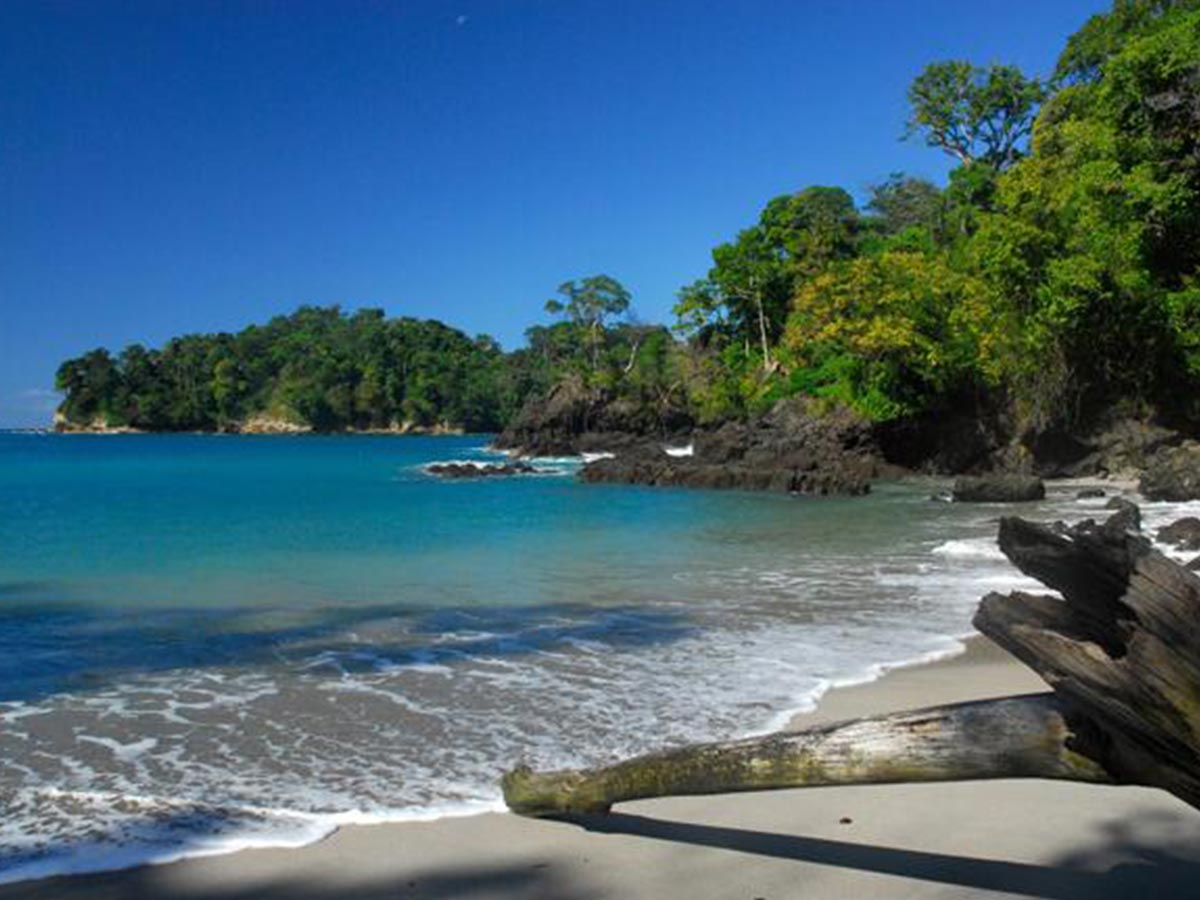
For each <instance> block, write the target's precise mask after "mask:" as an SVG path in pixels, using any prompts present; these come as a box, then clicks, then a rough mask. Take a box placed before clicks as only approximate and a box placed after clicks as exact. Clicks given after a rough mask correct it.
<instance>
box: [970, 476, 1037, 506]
mask: <svg viewBox="0 0 1200 900" xmlns="http://www.w3.org/2000/svg"><path fill="white" fill-rule="evenodd" d="M1045 496H1046V485H1045V484H1043V483H1042V479H1040V478H1037V477H1035V476H1032V475H977V476H966V477H963V478H959V479H958V480H956V481H955V482H954V490H953V497H954V500H955V502H957V503H1024V502H1028V501H1030V500H1041V499H1042V498H1044V497H1045Z"/></svg>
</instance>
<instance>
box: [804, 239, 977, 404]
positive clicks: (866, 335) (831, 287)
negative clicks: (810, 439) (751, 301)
mask: <svg viewBox="0 0 1200 900" xmlns="http://www.w3.org/2000/svg"><path fill="white" fill-rule="evenodd" d="M978 297H979V284H978V282H977V281H976V280H975V279H973V278H972V277H971V276H969V275H964V274H961V273H959V272H956V271H954V270H953V269H951V268H950V267H949V265H948V264H947V263H946V261H945V259H943V258H940V257H929V256H925V255H923V254H920V253H913V252H906V251H897V250H891V251H885V252H884V253H882V254H881V255H879V256H875V257H860V258H858V259H855V260H851V261H850V262H847V263H844V264H842V265H838V266H835V267H833V268H830V269H828V270H826V271H825V272H823V273H821V274H820V275H818V276H816V277H815V278H812V279H810V280H809V281H807V282H805V283H804V284H803V285H801V286H800V288H799V289H798V291H797V292H796V295H795V298H794V300H793V306H792V314H791V316H790V317H789V318H788V323H787V328H786V330H785V332H784V339H783V345H782V346H783V350H784V351H785V357H784V358H785V360H786V364H787V366H788V367H789V368H790V369H791V370H792V371H793V372H797V373H799V374H800V377H799V378H798V379H797V380H796V382H795V383H796V384H797V386H801V387H803V386H807V387H810V388H811V389H812V391H813V392H814V393H817V394H820V393H822V389H824V390H825V392H826V393H828V392H829V391H830V390H833V391H836V390H839V389H840V390H843V391H844V392H845V395H846V399H847V400H848V401H849V402H850V403H851V404H852V405H855V406H858V407H859V408H860V409H861V410H862V411H863V412H866V413H867V414H869V415H874V416H876V417H880V418H891V417H893V416H895V415H901V414H904V413H910V412H915V411H918V410H919V409H920V408H921V407H922V404H923V402H924V399H925V398H928V397H931V396H935V395H937V394H939V393H942V392H944V391H945V390H947V389H949V388H950V387H952V386H953V385H954V383H955V382H956V381H958V380H961V379H962V378H963V377H964V376H965V375H967V374H968V372H969V370H970V368H971V366H972V365H973V361H974V359H975V357H976V355H977V354H976V351H975V343H976V338H977V334H978V332H979V331H980V330H982V328H981V320H982V319H983V318H985V316H986V310H985V309H983V308H982V307H981V305H980V304H979V302H978ZM847 359H849V360H852V361H853V364H841V365H839V364H838V362H839V361H842V362H843V363H845V361H846V360H847ZM806 373H823V374H818V375H817V378H816V381H817V383H815V384H811V385H806V384H805V378H804V376H805V374H806ZM821 382H824V383H821Z"/></svg>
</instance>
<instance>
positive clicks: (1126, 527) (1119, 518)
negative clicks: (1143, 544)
mask: <svg viewBox="0 0 1200 900" xmlns="http://www.w3.org/2000/svg"><path fill="white" fill-rule="evenodd" d="M1104 508H1105V509H1112V510H1116V511H1115V512H1114V513H1113V514H1112V515H1111V516H1109V517H1108V518H1107V519H1105V520H1104V525H1105V527H1106V528H1115V529H1118V530H1120V531H1141V530H1142V511H1141V510H1140V509H1139V508H1138V505H1137V504H1136V503H1134V502H1133V501H1132V500H1126V499H1125V498H1124V497H1113V498H1112V499H1111V500H1109V501H1108V502H1107V503H1105V504H1104Z"/></svg>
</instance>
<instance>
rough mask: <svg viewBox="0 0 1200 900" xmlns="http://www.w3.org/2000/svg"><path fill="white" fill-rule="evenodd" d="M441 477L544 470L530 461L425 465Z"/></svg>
mask: <svg viewBox="0 0 1200 900" xmlns="http://www.w3.org/2000/svg"><path fill="white" fill-rule="evenodd" d="M425 471H426V472H428V473H429V474H430V475H437V476H438V477H439V478H494V477H496V476H499V475H536V474H537V473H538V472H541V471H544V470H542V469H539V468H538V467H537V466H531V465H529V463H523V462H513V463H478V464H473V463H430V464H429V465H427V466H426V467H425Z"/></svg>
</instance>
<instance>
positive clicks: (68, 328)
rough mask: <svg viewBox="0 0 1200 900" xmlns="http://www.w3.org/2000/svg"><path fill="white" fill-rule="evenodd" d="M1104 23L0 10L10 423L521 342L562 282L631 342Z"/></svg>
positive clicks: (471, 10) (940, 4)
mask: <svg viewBox="0 0 1200 900" xmlns="http://www.w3.org/2000/svg"><path fill="white" fill-rule="evenodd" d="M1107 5H1108V4H1107V3H1106V2H1104V0H1005V2H992V0H971V2H965V3H964V2H962V0H911V2H899V0H808V2H803V0H775V2H767V0H741V2H737V3H734V2H713V3H700V2H697V0H631V2H622V0H395V2H378V0H377V2H365V0H329V2H325V3H309V2H301V0H278V2H265V0H255V2H251V0H247V2H241V3H234V2H228V3H217V2H207V0H189V2H183V0H178V2H171V0H148V2H137V0H121V2H112V3H103V2H98V0H38V2H24V0H4V2H2V3H0V426H15V425H27V424H36V423H44V422H46V421H47V420H48V417H49V410H50V409H51V408H52V407H53V405H54V402H55V398H54V396H53V394H52V392H50V390H49V389H50V387H51V385H52V382H53V377H54V370H55V368H56V366H57V364H58V363H59V362H60V361H61V360H62V359H64V358H65V357H67V356H73V355H76V354H79V353H81V352H83V351H85V350H88V349H90V348H92V347H95V346H101V345H103V346H108V347H111V348H114V349H115V348H119V347H121V346H123V345H125V344H127V343H130V342H133V341H140V342H143V343H146V344H150V345H154V344H158V343H160V342H162V341H163V340H165V339H166V338H168V337H170V336H172V335H175V334H180V333H184V332H188V331H212V330H236V329H238V328H241V327H242V326H244V325H246V324H249V323H251V322H255V321H261V320H264V319H265V318H267V317H269V316H271V315H273V314H275V313H280V312H286V311H288V310H290V309H292V308H293V307H295V306H296V305H298V304H300V303H321V304H326V303H342V304H343V305H344V306H347V307H356V306H363V305H371V306H382V307H383V308H384V309H386V310H387V311H388V313H389V314H393V315H399V314H408V315H415V316H422V317H424V316H429V317H436V318H439V319H442V320H443V321H445V322H447V323H449V324H452V325H455V326H458V327H460V328H463V329H465V330H466V331H469V332H472V333H477V332H487V333H490V334H492V335H494V336H496V337H497V338H499V339H500V340H501V341H502V342H503V343H504V344H505V345H506V346H509V347H512V346H515V345H517V344H519V343H520V341H521V335H522V332H523V330H524V328H525V327H526V326H527V325H528V324H530V323H532V322H535V321H538V320H539V318H540V317H541V305H542V302H543V301H544V300H545V299H546V298H547V297H549V296H550V295H551V294H552V293H553V290H554V287H555V286H556V285H557V284H559V283H560V282H561V281H563V280H565V279H567V278H572V277H577V276H583V275H589V274H595V273H597V272H607V273H610V274H612V275H615V276H616V277H618V278H620V279H621V280H622V281H623V282H624V283H625V284H626V285H627V286H628V287H629V288H630V289H631V290H632V291H633V294H634V307H635V309H636V311H637V312H638V314H639V315H641V317H642V318H644V319H647V320H665V319H666V318H667V317H668V315H669V309H670V306H671V304H672V302H673V295H674V292H675V291H676V289H677V288H678V287H679V286H680V285H681V284H683V283H685V282H688V281H690V280H692V279H694V278H696V277H699V276H701V275H703V274H704V272H705V271H706V269H707V267H708V253H709V250H710V248H711V247H712V246H713V245H714V244H715V243H717V242H719V241H721V240H723V239H725V238H727V237H729V236H731V235H732V234H733V233H734V232H736V231H737V230H738V229H739V228H741V227H744V226H745V225H747V224H749V223H750V222H751V221H753V219H754V218H755V216H756V215H757V210H758V209H759V208H760V207H761V205H762V204H763V203H764V202H765V201H766V200H767V199H769V198H770V197H772V196H775V195H777V194H780V193H784V192H788V191H793V190H796V189H799V188H801V187H803V186H805V185H809V184H836V185H842V186H844V187H846V188H848V189H849V190H850V191H851V192H852V193H855V194H856V195H858V196H861V195H862V193H863V191H864V189H865V188H866V186H867V185H869V184H871V183H872V182H875V181H878V180H880V179H881V178H882V177H884V176H886V174H887V173H888V172H890V171H895V170H906V171H908V172H911V173H914V174H920V175H924V176H927V177H931V178H934V179H936V180H939V181H940V180H941V179H942V178H943V177H944V174H945V172H946V163H945V161H944V160H943V159H942V158H941V157H940V155H939V154H938V153H937V152H936V151H934V150H930V149H927V148H925V147H923V146H921V145H920V144H918V143H915V142H900V141H899V137H900V135H901V133H902V130H903V123H904V118H905V101H904V93H905V88H906V86H907V85H908V83H909V81H910V80H911V79H912V77H913V76H914V75H915V74H916V73H917V72H918V71H919V70H920V69H921V67H922V66H923V65H924V64H925V63H927V62H930V61H933V60H936V59H944V58H950V57H963V58H969V59H972V60H974V61H977V62H990V61H1000V62H1015V63H1017V64H1019V65H1021V66H1022V67H1023V68H1025V69H1026V70H1027V71H1029V72H1038V73H1044V72H1046V71H1048V69H1049V68H1050V67H1051V66H1052V64H1053V61H1054V58H1055V56H1056V55H1057V53H1058V51H1059V49H1060V48H1061V46H1062V43H1063V40H1064V39H1065V37H1066V36H1067V35H1068V34H1069V33H1071V32H1072V31H1073V30H1075V28H1077V27H1078V25H1080V24H1081V23H1082V22H1083V21H1084V19H1086V17H1087V16H1088V15H1090V14H1091V13H1093V12H1096V11H1099V10H1101V9H1103V8H1105V7H1107Z"/></svg>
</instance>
